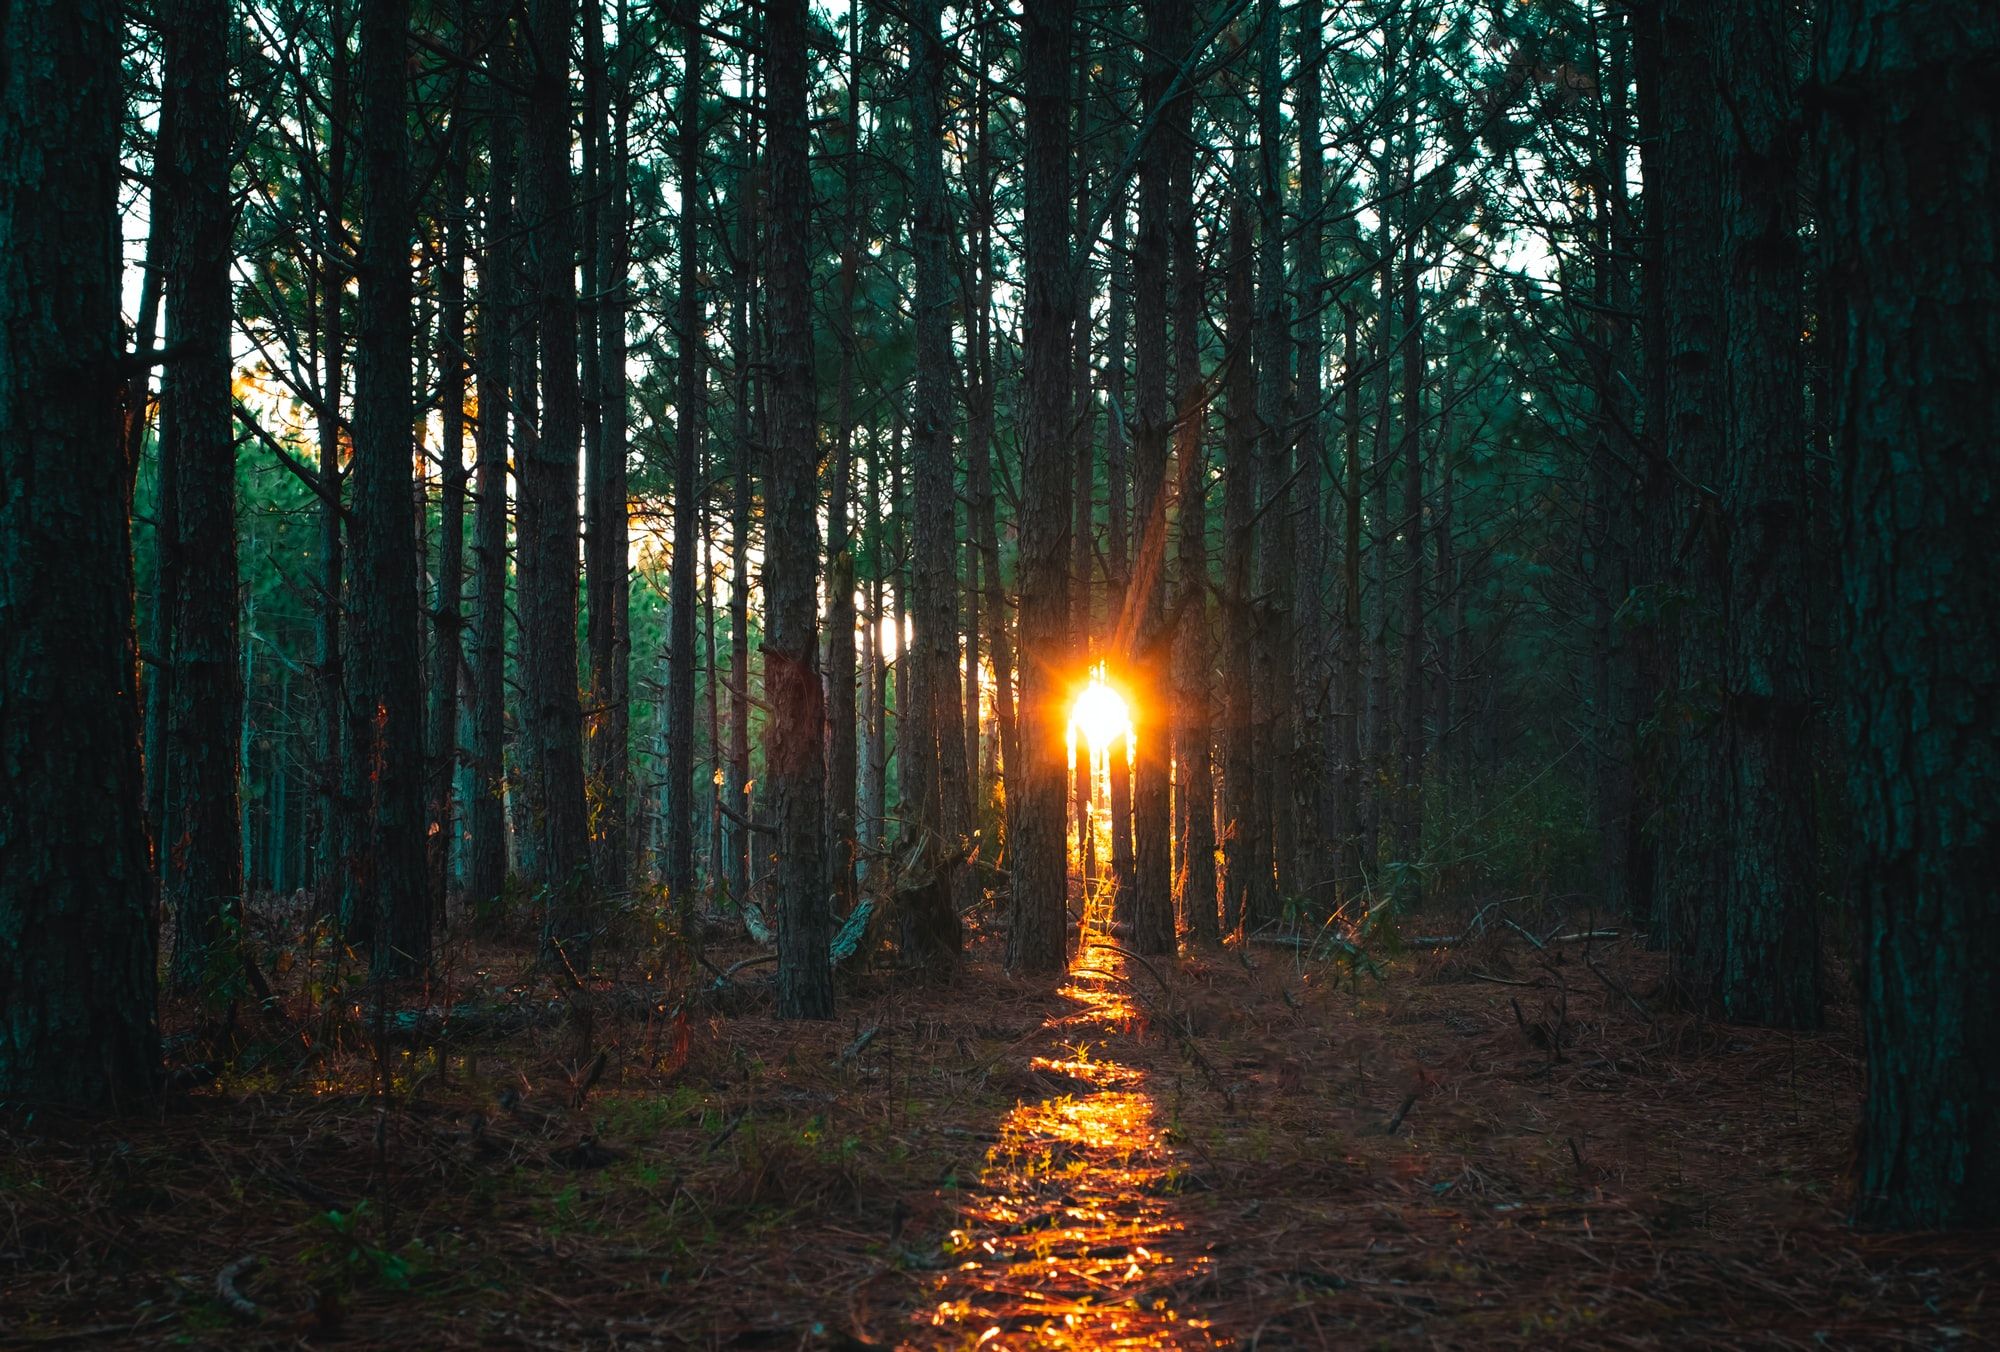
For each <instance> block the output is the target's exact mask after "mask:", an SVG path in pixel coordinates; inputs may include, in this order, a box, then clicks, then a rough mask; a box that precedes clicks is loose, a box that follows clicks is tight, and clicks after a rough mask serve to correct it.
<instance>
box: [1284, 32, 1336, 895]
mask: <svg viewBox="0 0 2000 1352" xmlns="http://www.w3.org/2000/svg"><path fill="white" fill-rule="evenodd" d="M1297 22H1298V26H1299V39H1298V40H1299V75H1298V81H1297V84H1298V142H1299V227H1298V275H1299V305H1300V313H1299V322H1298V331H1297V334H1296V335H1295V341H1296V342H1297V344H1298V363H1299V375H1298V405H1299V445H1298V463H1299V466H1300V468H1299V476H1298V480H1297V482H1296V483H1295V484H1294V485H1293V489H1292V496H1293V500H1294V502H1295V503H1296V507H1295V508H1294V510H1293V513H1292V515H1293V519H1294V520H1296V521H1297V522H1299V523H1300V524H1301V526H1302V529H1301V530H1300V531H1299V532H1298V535H1299V546H1298V551H1297V560H1296V564H1295V568H1296V573H1297V577H1298V579H1299V582H1300V583H1301V585H1300V586H1299V587H1298V588H1297V589H1296V591H1297V601H1296V611H1295V615H1294V617H1293V620H1292V626H1293V634H1294V655H1293V660H1294V671H1293V679H1292V707H1293V709H1294V710H1295V711H1296V715H1297V717H1298V719H1299V720H1300V722H1299V724H1298V725H1297V726H1295V727H1294V728H1293V729H1292V745H1293V746H1294V747H1295V748H1297V749H1298V750H1295V751H1294V755H1295V757H1296V756H1297V754H1298V751H1299V750H1303V751H1304V764H1302V765H1300V773H1298V774H1297V775H1295V776H1294V778H1295V788H1294V789H1293V790H1292V793H1293V798H1292V803H1293V809H1292V811H1293V820H1294V821H1295V822H1297V821H1298V819H1299V817H1300V815H1301V814H1302V815H1303V816H1304V823H1303V826H1304V830H1303V832H1302V835H1303V836H1304V839H1303V840H1301V841H1300V842H1299V844H1298V846H1297V848H1296V851H1295V859H1294V861H1293V863H1292V865H1291V866H1292V867H1293V868H1294V869H1295V870H1296V876H1297V881H1296V883H1295V887H1296V890H1298V891H1299V892H1300V893H1302V894H1304V895H1306V896H1308V897H1310V898H1311V899H1312V901H1313V904H1314V907H1315V909H1316V910H1317V911H1320V912H1326V911H1330V910H1331V909H1332V906H1333V899H1334V898H1333V887H1332V883H1333V875H1334V857H1333V839H1334V838H1333V836H1332V835H1331V834H1330V833H1328V832H1326V831H1325V830H1324V829H1323V828H1324V824H1325V818H1326V817H1327V816H1328V815H1329V814H1327V813H1326V812H1325V811H1324V810H1323V808H1324V805H1325V801H1326V795H1327V792H1328V787H1329V782H1328V775H1327V770H1328V766H1327V765H1326V764H1325V763H1324V758H1323V757H1322V756H1321V755H1320V754H1319V753H1320V750H1321V749H1322V748H1324V747H1325V746H1326V745H1327V742H1328V738H1327V736H1326V734H1325V725H1326V719H1327V696H1328V692H1329V690H1330V687H1331V684H1332V682H1331V679H1330V670H1329V660H1330V658H1331V657H1332V647H1333V624H1332V616H1331V612H1330V610H1329V608H1328V607H1327V604H1326V596H1327V592H1328V589H1329V583H1330V579H1329V578H1328V577H1327V552H1326V532H1325V528H1324V521H1323V516H1322V509H1321V506H1320V478H1321V475H1322V473H1323V467H1324V465H1325V464H1326V418H1325V416H1324V407H1323V406H1324V403H1325V400H1326V392H1325V376H1324V370H1325V366H1326V317H1325V314H1324V305H1325V299H1324V298H1325V293H1326V281H1325V276H1326V263H1325V258H1324V254H1323V250H1322V247H1321V241H1322V237H1323V235H1324V232H1325V228H1326V226H1325V220H1324V215H1325V209H1326V149H1325V146H1324V145H1323V144H1322V140H1321V131H1320V118H1321V102H1322V92H1321V81H1322V79H1323V78H1324V70H1323V67H1324V64H1325V52H1324V46H1325V32H1324V24H1323V21H1322V15H1321V13H1320V0H1302V2H1301V3H1300V5H1299V12H1298V19H1297ZM1294 763H1295V764H1297V763H1298V762H1297V761H1296V760H1295V762H1294ZM1281 791H1282V786H1281Z"/></svg>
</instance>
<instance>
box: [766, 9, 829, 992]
mask: <svg viewBox="0 0 2000 1352" xmlns="http://www.w3.org/2000/svg"><path fill="white" fill-rule="evenodd" d="M807 8H808V6H807V0H771V3H769V4H768V5H767V6H766V30H765V31H766V34H767V37H768V41H769V46H768V47H767V48H766V49H765V52H766V55H765V61H766V63H767V66H766V69H767V70H768V72H769V77H768V78H769V81H770V90H769V93H768V95H767V107H768V109H769V114H768V116H769V119H770V122H769V133H768V134H769V136H770V159H771V175H770V177H771V236H770V250H769V258H770V267H771V277H770V285H769V287H768V288H767V290H766V294H767V296H768V297H769V300H768V302H767V303H768V306H769V314H770V322H771V353H770V356H771V444H770V449H769V452H768V454H769V466H770V468H769V478H768V480H767V482H766V486H765V491H764V496H765V502H766V508H765V519H766V521H767V522H768V523H769V529H768V530H767V531H766V532H765V541H764V625H765V630H764V649H765V666H764V688H765V691H766V694H767V697H768V698H769V699H770V702H771V714H770V722H769V723H768V725H767V727H766V731H765V734H764V760H765V771H764V772H765V775H766V777H767V779H768V780H769V787H770V795H769V797H770V804H771V818H772V825H773V827H774V828H775V829H776V831H777V887H778V1014H779V1016H780V1017H781V1018H788V1019H825V1018H831V1017H832V1015H833V973H832V970H831V968H830V967H829V965H828V961H827V951H826V946H827V941H828V940H829V939H830V938H831V937H832V934H831V931H832V913H831V909H830V907H829V906H828V904H827V861H826V812H825V802H826V798H825V795H826V758H825V751H824V747H823V742H822V737H823V731H822V730H823V728H824V726H825V721H826V701H825V697H824V695H823V693H822V691H821V689H820V680H819V640H818V634H817V633H816V627H817V625H816V616H815V596H814V593H815V590H816V584H817V581H818V571H819V570H818V562H819V523H818V520H817V516H816V511H815V508H816V507H817V499H818V496H819V492H818V489H819V476H818V473H817V466H818V464H819V453H818V441H819V436H818V431H819V429H818V412H817V407H816V405H817V400H816V397H815V392H814V387H813V335H812V270H811V264H810V262H809V260H808V258H807V253H806V237H807V232H808V230H809V228H810V216H811V209H810V208H811V203H812V183H811V179H810V176H809V174H808V170H807V150H808V145H807V140H808V131H807V121H806V117H807V114H806V85H807V76H808V67H809V65H810V62H811V58H810V56H809V54H808V52H807V50H806V29H807V23H808V16H807Z"/></svg>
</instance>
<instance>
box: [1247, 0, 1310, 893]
mask: <svg viewBox="0 0 2000 1352" xmlns="http://www.w3.org/2000/svg"><path fill="white" fill-rule="evenodd" d="M1261 22H1262V27H1263V32H1262V35H1261V38H1260V40H1259V53H1260V62H1259V72H1258V77H1257V80H1258V89H1257V169H1258V179H1257V245H1258V250H1257V330H1256V339H1255V342H1256V350H1257V459H1258V462H1259V467H1260V468H1259V473H1260V476H1261V482H1260V483H1259V485H1258V487H1259V492H1258V495H1257V497H1256V498H1255V502H1256V510H1257V514H1258V517H1259V525H1258V531H1257V541H1256V548H1255V553H1254V555H1253V557H1254V559H1255V560H1256V580H1255V583H1254V587H1255V599H1254V601H1253V600H1251V599H1250V598H1249V597H1248V596H1246V597H1245V601H1246V603H1247V604H1248V605H1249V607H1250V609H1251V611H1252V615H1253V621H1254V624H1255V659H1254V660H1255V663H1256V670H1255V676H1254V681H1255V684H1254V686H1253V688H1252V691H1251V696H1250V700H1251V721H1252V724H1253V730H1252V736H1253V737H1254V739H1255V746H1256V755H1257V760H1258V765H1257V772H1256V782H1255V784H1254V786H1253V788H1252V791H1251V794H1250V802H1251V804H1253V806H1252V808H1251V811H1252V813H1253V814H1254V816H1255V818H1256V820H1255V822H1254V824H1253V825H1252V826H1251V828H1250V831H1249V833H1248V834H1249V835H1250V839H1251V840H1252V841H1253V842H1254V844H1255V846H1256V849H1257V853H1256V855H1255V856H1254V858H1253V860H1252V865H1251V867H1252V873H1251V880H1250V892H1249V906H1250V923H1251V924H1252V925H1262V924H1268V923H1270V922H1272V921H1275V920H1277V919H1278V918H1279V915H1280V907H1281V905H1282V904H1283V903H1282V897H1283V895H1284V894H1286V893H1288V892H1289V891H1290V890H1291V874H1292V860H1291V858H1290V855H1291V852H1292V850H1291V845H1292V841H1293V837H1294V832H1293V829H1292V825H1291V815H1292V814H1291V811H1290V806H1291V799H1292V768H1291V766H1292V732H1291V726H1292V724H1291V708H1292V697H1293V689H1292V674H1291V669H1292V646H1293V645H1292V577H1293V573H1294V571H1295V570H1296V569H1297V567H1298V560H1297V559H1296V558H1294V557H1293V550H1292V507H1291V488H1290V485H1291V480H1292V452H1291V438H1290V437H1289V436H1288V435H1287V428H1286V416H1285V408H1286V404H1287V402H1288V400H1287V397H1286V396H1287V390H1288V386H1289V385H1290V381H1289V379H1288V377H1289V376H1290V373H1291V361H1290V357H1291V352H1290V349H1291V341H1290V328H1291V325H1290V321H1289V319H1288V317H1287V315H1288V310H1289V306H1288V305H1287V301H1286V295H1285V214H1284V205H1285V199H1284V183H1285V180H1286V176H1287V173H1288V167H1287V165H1286V163H1285V142H1284V139H1283V137H1282V135H1281V133H1280V130H1279V128H1280V125H1281V117H1280V114H1281V105H1282V103H1283V101H1284V96H1285V90H1284V83H1283V79H1282V75H1281V71H1282V66H1281V64H1280V61H1279V50H1278V49H1279V45H1280V39H1281V37H1282V36H1283V28H1284V19H1283V13H1282V11H1281V9H1280V8H1279V5H1278V0H1263V17H1262V20H1261Z"/></svg>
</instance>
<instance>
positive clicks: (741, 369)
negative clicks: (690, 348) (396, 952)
mask: <svg viewBox="0 0 2000 1352" xmlns="http://www.w3.org/2000/svg"><path fill="white" fill-rule="evenodd" d="M755 126H756V124H755V122H754V121H752V120H751V119H750V117H749V116H748V114H747V112H746V114H745V118H744V123H743V134H742V140H743V148H742V157H741V162H740V163H739V164H738V166H737V174H736V182H735V187H734V191H735V198H736V200H735V203H734V206H735V221H734V225H735V227H736V240H735V247H734V249H733V250H732V252H733V253H734V255H735V268H734V274H735V275H734V279H733V282H734V285H733V287H732V290H733V292H734V295H733V296H732V297H731V302H732V303H731V306H730V317H729V350H730V353H731V356H732V358H733V360H734V361H735V363H736V380H735V391H734V398H733V401H732V402H733V404H734V414H735V426H734V427H733V429H732V438H731V439H732V440H733V441H734V442H735V446H734V460H735V464H734V472H733V474H732V476H731V478H732V481H733V482H732V483H731V486H730V507H729V680H730V684H731V687H732V689H731V692H730V701H729V765H728V772H727V773H726V774H725V775H724V776H723V780H724V783H723V796H724V800H725V801H726V802H727V803H728V804H729V808H730V810H731V811H732V812H734V813H736V814H737V817H738V819H739V821H738V822H736V823H732V824H731V827H730V830H729V832H728V836H729V866H728V869H727V870H726V877H727V879H728V887H729V898H730V900H731V901H732V902H733V903H735V904H736V905H737V906H744V905H747V904H748V900H749V895H750V851H751V849H752V847H753V842H752V840H751V838H750V837H751V832H750V830H749V828H747V827H745V826H743V825H741V822H743V821H748V820H750V512H751V505H752V496H753V486H752V469H751V466H752V462H753V455H752V448H751V445H750V428H751V418H750V382H751V373H750V368H751V365H752V356H753V352H752V342H753V339H752V335H751V331H750V290H751V287H752V286H753V285H754V284H755V263H754V260H755V258H756V254H757V227H756V219H757V209H758V208H757V200H756V192H757V190H756V187H755V186H754V185H755V182H756V172H755V166H754V165H753V164H752V163H751V161H752V159H753V158H754V156H755V153H756V146H755V141H754V136H755V130H754V129H755ZM668 679H669V680H671V679H672V676H671V675H669V677H668Z"/></svg>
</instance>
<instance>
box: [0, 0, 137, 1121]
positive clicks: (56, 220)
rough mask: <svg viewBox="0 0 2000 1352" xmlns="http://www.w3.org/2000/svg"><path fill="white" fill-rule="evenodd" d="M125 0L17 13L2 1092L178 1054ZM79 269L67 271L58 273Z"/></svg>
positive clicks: (11, 147) (125, 1084)
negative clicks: (160, 873) (135, 523)
mask: <svg viewBox="0 0 2000 1352" xmlns="http://www.w3.org/2000/svg"><path fill="white" fill-rule="evenodd" d="M123 31H124V30H123V27H122V24H121V22H120V7H119V6H118V5H115V4H108V3H97V2H96V0H61V2H60V3H53V2H51V0H40V2H29V0H20V2H18V3H13V4H10V5H8V6H7V7H6V8H5V9H4V10H0V51H4V52H5V53H6V57H5V61H6V75H5V78H4V79H0V577H5V578H6V583H5V585H4V586H0V821H4V822H6V823H7V826H6V829H5V830H0V1099H5V1100H7V1101H8V1102H11V1103H24V1102H25V1103H36V1102H48V1103H57V1104H65V1105H72V1106H76V1107H104V1106H110V1107H117V1106H119V1105H120V1104H121V1103H130V1102H131V1101H133V1100H135V1099H137V1098H139V1097H141V1096H143V1095H145V1094H148V1093H149V1092H150V1091H151V1090H152V1088H153V1084H154V1078H155V1073H156V1070H157V1067H158V1063H159V1055H160V1040H159V1032H158V1029H157V1027H156V1024H155V1017H154V1000H155V975H154V963H155V955H154V928H153V904H154V892H153V878H152V875H151V870H150V869H148V867H147V860H146V824H145V817H144V814H143V811H142V794H143V780H142V774H141V769H140V763H139V706H138V702H137V699H136V697H135V696H136V688H135V685H134V678H135V676H136V661H137V651H136V643H135V636H134V632H133V613H132V552H131V531H130V523H129V514H130V509H131V477H130V471H129V469H128V467H127V464H126V459H125V454H124V442H123V438H122V436H121V427H120V409H119V407H118V401H117V399H116V398H115V397H107V393H106V392H107V391H110V390H115V389H116V387H117V383H118V377H117V365H118V358H119V356H120V352H119V334H118V330H119V314H118V294H119V279H118V258H119V236H118V228H119V227H118V220H119V217H118V172H119V171H118V166H119V119H120V115H121V111H122V109H123V108H124V106H125V105H124V99H123V97H122V95H121V92H120V89H119V52H120V49H121V39H122V36H123ZM51 279H60V285H51Z"/></svg>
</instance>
